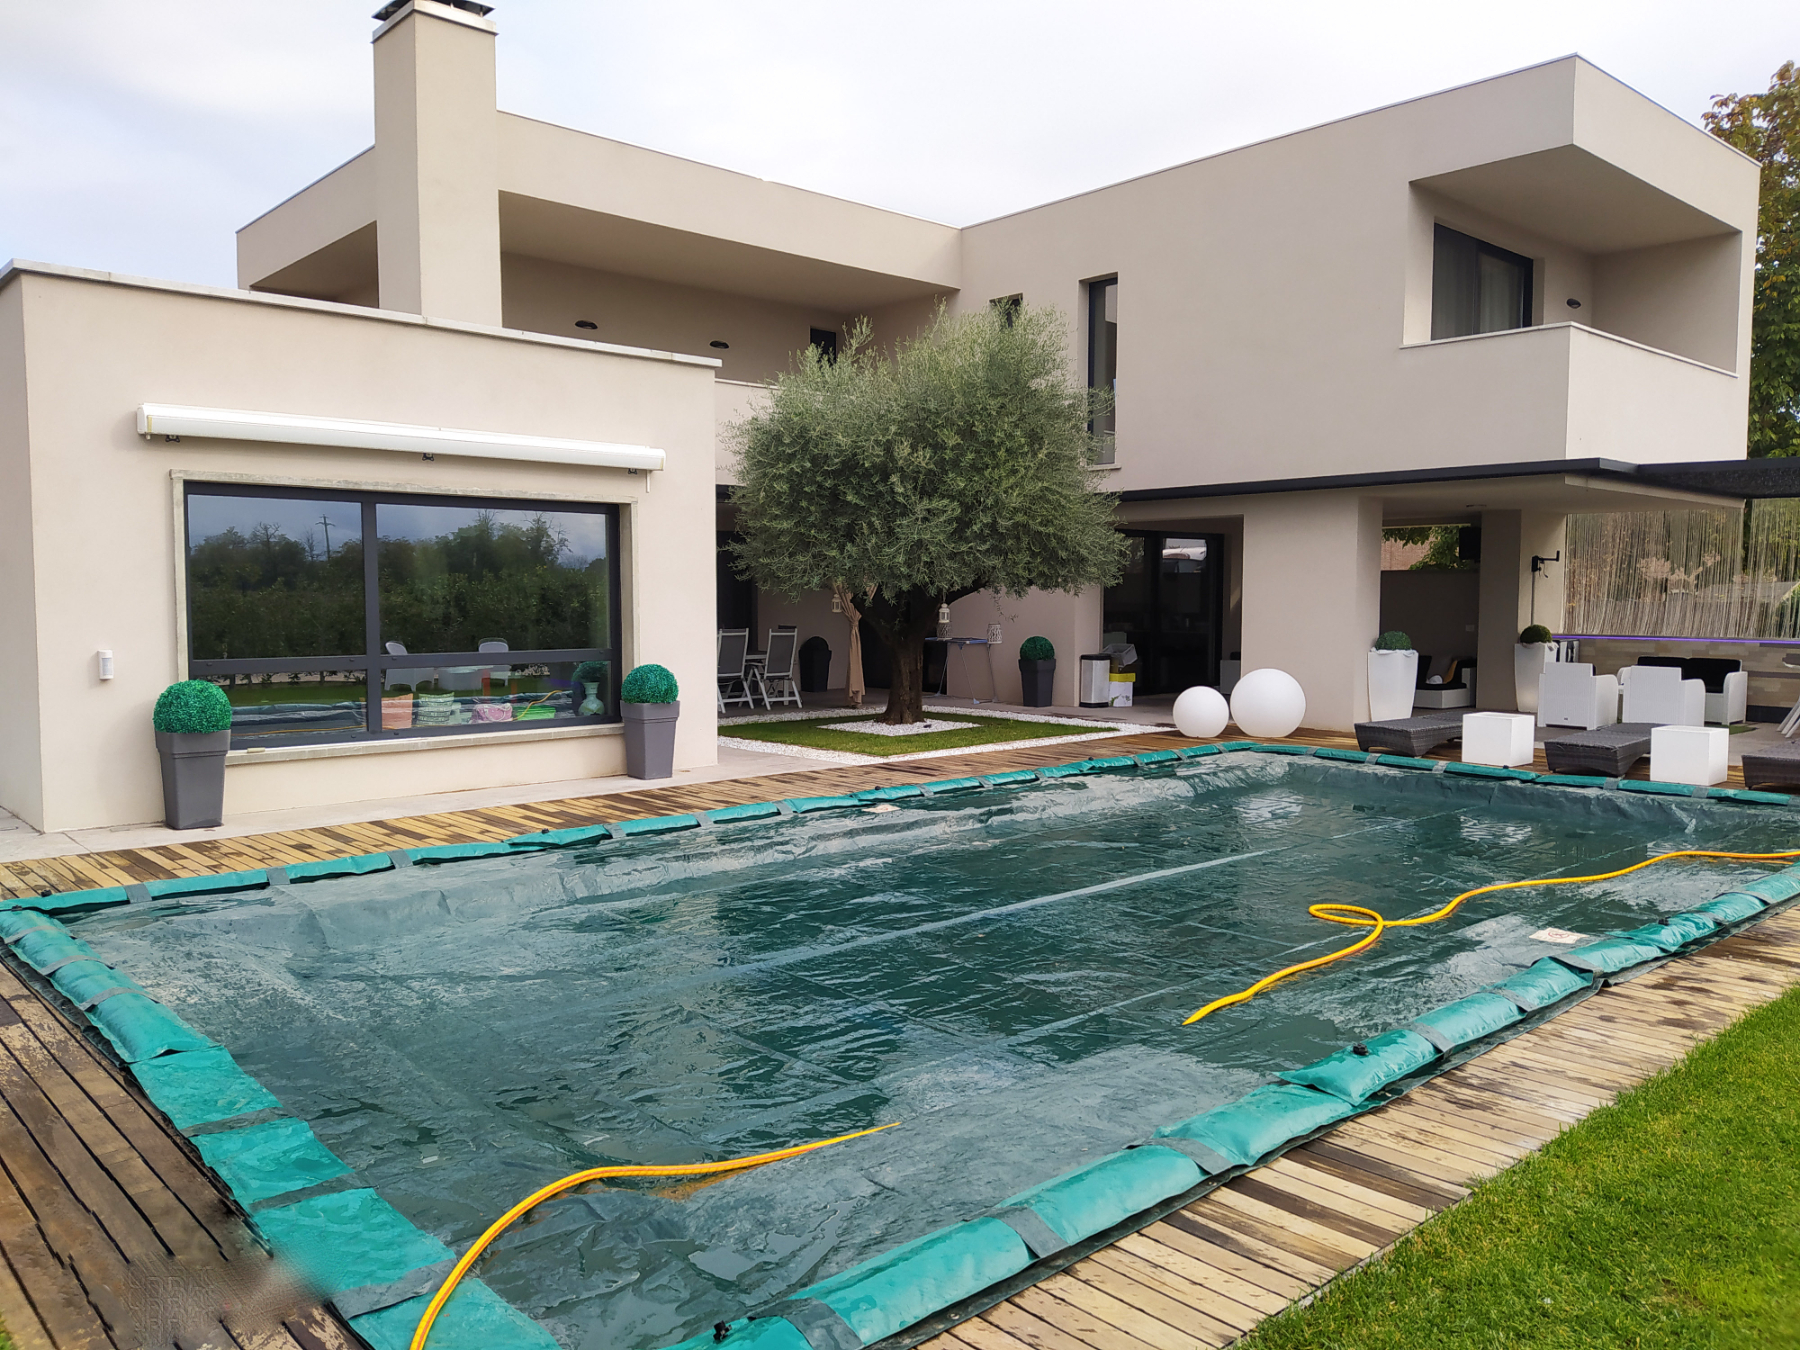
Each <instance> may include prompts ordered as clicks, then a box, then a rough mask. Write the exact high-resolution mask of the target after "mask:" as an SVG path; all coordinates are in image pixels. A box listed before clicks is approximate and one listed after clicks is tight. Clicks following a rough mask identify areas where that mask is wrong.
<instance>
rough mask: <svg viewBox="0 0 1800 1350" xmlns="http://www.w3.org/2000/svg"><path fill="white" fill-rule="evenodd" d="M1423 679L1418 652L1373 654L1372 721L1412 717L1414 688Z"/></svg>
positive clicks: (1370, 689)
mask: <svg viewBox="0 0 1800 1350" xmlns="http://www.w3.org/2000/svg"><path fill="white" fill-rule="evenodd" d="M1418 679H1419V654H1418V653H1417V652H1410V651H1408V652H1382V651H1373V650H1371V651H1370V652H1369V720H1370V721H1371V722H1393V721H1398V720H1399V719H1400V718H1402V717H1411V716H1412V712H1413V692H1414V690H1413V686H1414V685H1415V684H1417V683H1418Z"/></svg>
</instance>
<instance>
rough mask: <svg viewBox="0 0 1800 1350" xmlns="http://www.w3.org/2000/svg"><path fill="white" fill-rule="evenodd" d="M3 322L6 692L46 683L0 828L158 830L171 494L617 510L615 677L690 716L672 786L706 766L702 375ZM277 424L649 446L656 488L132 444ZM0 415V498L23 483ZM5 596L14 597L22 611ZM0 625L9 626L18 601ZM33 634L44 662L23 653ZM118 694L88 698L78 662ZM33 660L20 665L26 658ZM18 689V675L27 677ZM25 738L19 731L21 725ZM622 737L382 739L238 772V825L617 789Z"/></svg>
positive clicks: (111, 307)
mask: <svg viewBox="0 0 1800 1350" xmlns="http://www.w3.org/2000/svg"><path fill="white" fill-rule="evenodd" d="M0 302H3V305H4V308H0V316H14V315H17V314H19V313H20V312H21V311H22V313H23V324H24V344H23V346H24V350H23V353H22V354H21V353H20V352H19V351H17V350H16V345H12V346H9V343H8V339H7V338H6V337H5V334H6V333H7V332H9V331H16V328H17V319H16V318H15V319H13V320H12V322H11V324H10V326H9V325H8V324H7V323H6V322H0V381H4V382H5V383H4V385H0V388H7V387H10V388H16V387H17V385H18V384H19V382H20V380H21V375H20V371H21V369H22V370H23V372H24V374H23V379H24V381H25V382H26V386H27V393H28V395H29V399H30V404H29V406H30V409H31V433H30V446H29V461H28V464H29V484H28V486H29V492H28V493H21V492H17V491H6V492H5V493H4V507H3V508H0V509H4V510H5V511H6V513H7V524H8V526H9V527H10V526H12V525H14V524H15V523H16V521H17V519H18V517H19V516H20V515H21V514H22V513H21V508H20V503H21V501H24V500H29V502H30V503H31V511H32V513H33V518H34V520H33V523H34V533H33V534H32V536H30V543H29V545H22V544H21V542H20V540H19V532H18V531H17V530H16V529H13V528H8V529H7V530H5V532H4V533H5V540H4V542H0V548H3V549H8V550H12V551H14V552H19V551H21V549H26V550H28V551H29V556H28V557H25V558H15V559H13V560H12V562H13V564H14V565H13V566H11V567H9V570H8V576H9V578H12V579H13V580H14V581H15V583H16V582H17V580H18V579H19V578H21V577H25V578H29V577H31V576H32V574H33V569H34V568H35V572H36V580H37V586H36V594H35V598H34V601H33V602H28V604H30V607H31V609H30V613H29V614H22V615H21V616H20V622H21V624H22V626H21V627H19V628H16V629H12V630H11V631H12V632H13V640H12V645H11V646H9V655H12V656H14V657H15V658H17V659H15V665H14V669H13V672H12V674H11V676H10V677H9V688H10V689H11V690H13V691H15V693H14V695H13V697H12V698H10V699H9V700H8V702H9V704H11V703H22V702H28V700H25V699H23V698H20V697H19V696H18V693H17V692H16V691H20V690H23V689H28V688H29V687H30V682H31V681H32V680H34V679H35V680H36V681H38V683H39V690H40V692H39V696H38V698H37V700H36V704H37V706H36V708H35V710H34V712H33V715H34V716H35V717H36V719H37V721H38V723H39V725H40V726H41V728H42V736H43V742H42V744H43V756H42V758H43V765H42V771H41V774H39V775H37V776H36V777H37V781H38V784H39V786H38V788H37V790H36V793H35V794H34V792H33V788H32V783H31V779H32V777H33V775H32V774H31V773H30V772H29V770H28V771H27V772H26V773H24V774H19V773H17V772H15V771H14V770H12V769H8V770H7V771H5V775H4V777H0V787H3V789H4V791H5V792H6V794H7V795H6V797H5V799H4V801H3V802H0V804H3V805H4V806H6V807H7V809H9V810H14V811H18V812H19V813H20V814H22V815H24V816H25V817H26V818H27V819H28V820H30V821H31V823H32V824H34V825H37V826H38V827H40V828H44V829H52V830H55V829H70V828H77V827H91V826H100V825H112V824H123V823H131V822H142V821H149V820H154V819H157V818H159V817H160V814H161V800H160V787H159V777H158V768H157V761H156V755H155V750H154V747H153V744H152V740H151V735H150V709H151V705H152V704H153V703H154V701H155V698H156V695H157V693H158V692H160V690H161V689H162V688H163V686H164V685H166V684H167V683H169V682H170V681H171V680H175V679H178V678H181V677H182V676H183V674H184V673H185V655H184V652H183V650H182V648H181V646H180V643H179V642H178V638H177V632H178V620H179V616H178V613H177V610H176V593H177V582H178V575H179V572H178V569H179V568H180V567H181V565H182V558H181V553H180V544H179V532H178V531H179V526H178V515H179V511H178V505H177V504H178V501H179V490H180V485H181V483H182V482H183V481H184V480H186V479H200V480H226V481H244V480H251V481H263V482H281V483H286V484H297V485H315V486H340V487H356V488H373V489H380V490H399V491H410V492H423V493H444V494H451V495H454V494H477V495H487V496H505V497H518V498H525V499H538V500H546V501H550V502H555V501H557V500H574V501H589V502H614V503H617V504H618V505H619V506H620V509H621V516H622V524H623V529H622V535H623V538H622V540H621V547H622V558H621V564H622V566H621V571H622V573H623V601H624V603H623V616H622V618H623V646H624V653H623V654H624V662H625V665H626V666H627V667H628V668H629V667H630V666H633V665H637V664H640V663H642V662H645V661H656V662H659V663H661V664H663V665H666V666H668V667H669V668H670V669H672V670H673V671H674V672H675V673H676V676H677V678H678V679H679V680H680V682H681V684H682V686H683V688H684V690H685V692H686V697H685V698H684V700H683V715H682V719H681V728H680V735H679V738H678V742H677V748H676V764H677V766H678V767H691V766H695V765H703V764H709V763H712V762H714V758H715V753H716V749H715V745H716V743H715V740H714V726H715V711H714V703H713V700H711V699H709V698H707V697H705V694H706V692H707V691H709V690H710V688H711V686H712V667H713V660H714V651H713V628H714V623H713V595H714V584H713V514H714V513H713V481H714V451H713V390H712V371H711V369H710V367H708V366H707V365H705V364H695V363H690V362H683V361H676V360H672V359H668V358H661V357H657V356H655V355H654V354H646V355H645V356H643V357H633V356H627V355H621V354H618V353H616V352H610V351H605V350H600V349H597V348H594V347H584V346H582V345H581V344H577V343H573V342H567V341H559V340H552V339H533V338H524V337H521V336H518V335H507V334H503V333H500V332H498V331H493V332H481V331H475V330H470V329H468V328H463V327H454V326H446V325H440V324H435V323H430V322H425V321H420V320H418V319H411V320H406V319H402V318H401V317H399V316H394V315H385V316H384V315H378V314H373V313H369V312H367V311H358V310H353V309H346V308H340V307H334V306H326V305H318V304H312V303H309V302H302V301H285V300H275V299H264V298H257V297H251V296H247V295H243V294H241V293H234V292H216V293H208V292H205V291H202V290H201V289H200V288H183V287H159V286H155V285H151V284H130V285H127V284H109V283H107V282H105V281H100V280H89V279H83V278H81V277H79V276H74V277H71V276H60V275H45V274H42V273H40V272H35V271H34V272H19V271H15V272H14V273H12V274H10V276H9V277H8V278H7V279H6V282H5V284H4V285H3V286H0ZM145 401H152V402H169V403H178V404H193V405H198V406H211V407H226V408H245V409H266V410H270V411H281V412H293V413H304V414H313V415H319V416H335V417H349V418H360V419H368V420H374V421H392V422H401V423H413V424H418V423H423V424H427V425H436V426H452V427H469V428H473V429H478V430H494V431H506V432H516V433H523V434H535V435H547V436H565V437H577V438H584V439H593V440H608V441H620V442H626V443H634V444H648V445H655V446H658V447H660V448H662V449H664V450H665V451H666V452H667V454H668V457H669V458H668V463H669V467H668V468H667V470H665V471H662V472H658V473H650V474H628V473H626V472H625V471H623V470H608V469H586V468H579V467H574V466H564V465H550V464H536V463H518V462H507V461H493V460H480V459H469V458H461V457H453V456H445V455H440V456H439V457H438V458H437V459H436V460H435V461H434V462H430V463H427V462H422V461H421V459H420V458H419V457H418V456H416V455H410V454H399V453H393V452H384V451H368V450H348V449H322V448H321V449H313V448H308V447H304V446H271V445H261V444H251V443H234V442H225V441H210V440H194V439H192V438H190V439H188V440H186V441H183V442H182V443H179V444H167V443H164V442H162V441H160V440H158V441H155V442H148V441H146V440H144V439H143V438H141V437H139V436H138V435H137V434H136V424H135V410H136V408H137V406H138V404H140V403H142V402H145ZM19 406H21V405H20V403H19V401H18V400H17V399H16V398H15V397H13V396H10V395H9V396H8V397H6V398H5V399H4V400H0V408H4V409H6V410H7V413H6V416H5V418H4V420H0V436H7V435H9V434H11V435H12V437H13V440H12V442H11V443H9V444H8V446H7V451H6V453H5V455H4V456H3V457H0V473H6V474H9V475H11V476H12V477H13V478H14V480H17V479H18V478H21V477H23V475H22V474H21V472H20V467H19V466H20V452H19V449H18V447H17V445H16V432H11V433H9V428H13V427H16V418H15V417H13V416H12V413H11V410H12V409H14V408H17V407H19ZM17 593H18V591H17V589H16V586H9V587H7V588H6V591H5V594H6V595H7V596H8V597H12V596H14V595H16V594H17ZM0 603H8V604H16V602H15V601H12V600H10V599H9V600H7V601H4V602H0ZM34 633H35V640H36V645H37V650H36V655H35V659H33V658H32V656H31V653H30V648H29V644H30V641H31V637H32V635H33V634H34ZM101 647H109V648H112V649H113V650H114V651H115V652H116V653H117V659H118V672H119V673H118V678H117V679H116V680H114V681H113V682H111V683H110V684H105V685H101V684H98V683H97V682H96V681H95V679H94V674H93V654H94V651H95V649H96V648H101ZM21 652H22V653H23V656H19V654H20V653H21ZM20 665H24V666H25V669H23V670H21V669H19V666H20ZM25 715H26V714H25V713H24V712H23V711H22V710H19V709H17V708H14V707H8V708H4V709H0V718H7V719H10V720H9V722H8V723H7V724H6V733H5V734H6V739H5V749H6V757H7V758H8V759H9V760H11V759H13V758H14V756H15V755H20V756H24V757H26V759H27V761H28V758H29V756H30V754H31V745H32V739H31V735H30V733H29V728H28V727H25V728H23V729H20V727H22V726H23V723H22V719H23V718H24V716H25ZM14 723H19V724H20V726H18V727H15V726H14V725H13V724H14ZM622 767H623V747H622V742H621V738H620V737H619V735H618V734H617V731H616V729H613V728H598V729H596V728H580V729H574V730H573V734H566V733H564V732H563V731H562V730H560V729H558V730H557V731H555V732H552V733H549V734H547V735H539V734H534V733H532V732H527V731H518V732H512V731H508V732H502V733H498V734H497V735H495V734H490V735H488V736H470V737H467V738H463V737H443V738H418V739H395V740H392V741H383V742H380V743H377V744H376V745H375V746H374V747H373V748H371V747H369V746H366V745H356V744H352V745H349V746H342V747H333V748H323V747H272V748H270V749H268V750H266V751H260V752H243V753H239V752H234V754H233V760H232V763H231V764H230V766H229V768H228V770H227V776H226V809H227V811H228V812H242V811H251V810H263V809H269V808H272V807H277V806H299V805H319V804H326V803H334V804H335V803H341V802H347V801H357V800H365V799H371V798H377V797H385V796H394V795H416V794H424V793H430V792H434V791H441V790H450V789H455V788H471V787H483V786H499V785H511V784H522V783H532V782H542V781H559V780H567V779H571V778H582V777H589V776H595V775H603V774H610V773H618V772H620V771H622Z"/></svg>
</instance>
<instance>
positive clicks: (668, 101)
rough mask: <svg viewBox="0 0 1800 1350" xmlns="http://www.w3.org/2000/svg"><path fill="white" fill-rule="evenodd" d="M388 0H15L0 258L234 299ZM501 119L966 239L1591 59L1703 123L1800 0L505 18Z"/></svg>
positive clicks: (338, 127)
mask: <svg viewBox="0 0 1800 1350" xmlns="http://www.w3.org/2000/svg"><path fill="white" fill-rule="evenodd" d="M374 8H376V0H162V3H149V2H148V0H79V2H78V3H76V2H72V0H0V259H5V258H7V257H20V258H33V259H38V260H41V261H48V262H61V263H69V264H73V265H77V266H84V267H97V268H104V269H107V270H111V271H118V272H129V273H136V274H140V275H148V276H157V277H171V278H176V279H180V280H187V281H203V282H211V283H215V284H222V285H230V284H233V282H234V280H235V264H234V255H233V247H234V245H233V239H232V235H233V232H234V231H235V230H236V229H237V228H238V227H239V226H240V225H242V224H244V223H245V222H246V221H249V220H251V219H253V218H254V217H255V216H257V215H259V214H260V213H261V212H263V211H265V210H267V209H268V208H269V207H271V206H273V205H274V204H275V203H277V202H278V201H280V200H281V199H282V198H283V197H286V196H288V195H289V194H290V193H292V192H294V191H295V190H297V189H299V188H300V187H303V186H304V185H305V184H307V183H308V182H310V181H312V180H313V179H315V178H317V177H319V176H320V175H321V174H323V173H326V172H327V171H329V170H330V169H332V168H333V167H335V166H336V165H338V164H340V163H342V162H343V161H344V160H346V159H348V158H350V157H351V156H352V155H354V154H356V153H357V152H358V151H360V150H362V149H363V148H364V147H366V146H367V145H368V144H369V143H370V141H371V139H372V133H371V123H372V113H371V104H370V90H369V42H368V39H369V35H370V33H371V32H372V31H373V28H374V25H373V23H372V22H371V21H370V18H369V14H370V12H371V11H372V10H373V9H374ZM493 17H494V19H495V20H496V22H497V23H498V24H499V27H500V45H499V63H500V64H499V80H500V106H501V107H502V108H505V109H507V110H509V111H512V112H518V113H524V114H526V115H528V116H532V117H539V118H543V119H546V120H548V121H553V122H560V123H563V124H565V125H568V126H573V127H579V128H581V129H582V130H586V131H593V132H597V133H599V134H601V135H605V136H613V137H617V138H618V139H621V140H626V141H631V142H635V143H637V144H640V145H646V146H651V147H653V148H655V149H658V150H666V151H670V152H673V153H675V154H680V155H687V156H690V157H692V158H695V159H701V160H705V161H708V162H710V163H714V164H720V165H724V166H727V167H729V168H733V169H739V170H743V171H745V172H748V173H753V174H758V175H760V176H762V177H765V178H772V179H778V180H780V181H782V182H786V183H794V184H797V185H799V186H801V187H807V188H812V189H815V190H818V191H822V192H830V193H836V194H838V195H840V196H845V197H850V198H854V199H856V200H859V201H865V202H872V203H875V204H877V205H881V206H886V207H890V208H893V209H895V210H900V211H908V212H911V213H913V214H915V215H920V216H926V217H929V218H931V219H934V220H941V221H946V222H949V223H951V224H958V225H961V224H968V223H970V222H972V221H977V220H983V219H986V218H988V217H990V216H995V215H999V214H1002V213H1004V212H1007V211H1011V210H1015V209H1018V208H1020V207H1024V206H1030V205H1032V204H1034V203H1037V202H1041V201H1046V200H1050V199H1052V198H1056V197H1060V196H1064V195H1066V194H1068V193H1071V192H1077V191H1080V190H1082V189H1084V188H1090V187H1095V186H1098V185H1100V184H1103V183H1107V182H1112V181H1115V180H1117V179H1120V178H1126V177H1129V176H1131V175H1133V174H1136V173H1141V172H1144V171H1146V170H1149V169H1155V168H1160V167H1162V166H1165V165H1168V164H1173V163H1178V162H1180V161H1182V160H1186V159H1192V158H1194V157H1195V156H1198V155H1204V154H1208V153H1211V152H1213V151H1217V150H1222V149H1226V148H1229V147H1231V146H1234V145H1241V144H1243V143H1245V142H1247V141H1253V140H1257V139H1260V138H1262V137H1266V136H1271V135H1276V134H1279V133H1281V132H1285V131H1292V130H1295V129H1297V128H1300V127H1304V126H1308V125H1311V124H1313V123H1316V122H1321V121H1326V120H1329V119H1331V118H1334V117H1341V116H1344V115H1346V114H1349V113H1355V112H1359V111H1362V110H1364V109H1367V108H1371V107H1376V106H1379V105H1381V104H1384V103H1391V102H1394V101H1395V100H1398V99H1405V98H1411V97H1413V96H1416V95H1419V94H1426V93H1430V92H1431V91H1433V90H1436V89H1441V88H1445V87H1446V86H1449V85H1455V84H1460V83H1463V82H1466V81H1469V80H1474V79H1479V78H1481V77H1483V76H1487V75H1494V74H1498V73H1500V72H1503V71H1506V70H1511V69H1515V68H1517V67H1519V66H1524V65H1530V64H1532V63H1534V62H1537V61H1542V60H1546V59H1550V58H1553V57H1557V56H1561V55H1564V54H1566V53H1569V52H1580V53H1581V54H1582V55H1584V56H1586V57H1588V58H1589V59H1590V60H1592V61H1594V62H1595V63H1597V64H1598V65H1600V66H1601V67H1602V68H1604V69H1605V70H1607V71H1610V72H1611V73H1612V74H1613V75H1616V76H1617V77H1619V78H1620V79H1622V80H1624V81H1625V82H1626V83H1628V84H1630V85H1632V86H1634V87H1635V88H1637V89H1639V90H1640V91H1642V92H1643V93H1645V94H1647V95H1648V96H1649V97H1651V98H1653V99H1655V100H1657V101H1658V102H1660V103H1662V104H1663V105H1664V106H1665V107H1668V108H1670V109H1671V110H1673V111H1674V112H1676V113H1678V114H1680V115H1681V116H1683V117H1685V118H1688V119H1689V120H1690V121H1695V122H1698V121H1699V118H1700V114H1701V113H1702V112H1703V111H1704V110H1705V109H1706V106H1707V103H1708V100H1709V99H1710V98H1711V97H1712V96H1713V95H1714V94H1719V93H1730V92H1738V93H1747V92H1753V91H1760V90H1762V89H1765V88H1767V87H1768V83H1769V76H1770V75H1771V74H1772V72H1773V71H1774V70H1775V68H1776V67H1777V66H1779V65H1780V64H1781V63H1782V62H1783V61H1785V60H1788V59H1800V2H1797V0H1737V3H1734V4H1731V5H1729V6H1725V5H1717V6H1714V5H1701V4H1697V3H1694V0H1681V2H1680V3H1674V2H1673V0H1631V2H1630V3H1626V2H1625V0H1616V2H1615V0H1514V3H1511V4H1508V5H1505V6H1501V7H1494V6H1472V5H1452V4H1447V3H1445V0H1432V2H1431V3H1423V2H1417V3H1415V2H1414V0H1362V2H1361V3H1354V4H1346V3H1344V2H1343V0H1333V3H1329V4H1326V3H1314V2H1313V0H1284V3H1281V4H1264V3H1254V2H1253V3H1250V4H1243V3H1237V4H1229V5H1227V4H1220V3H1212V2H1211V0H1206V2H1201V0H1193V2H1190V3H1172V2H1169V0H1112V3H1111V4H1099V3H1095V2H1094V0H1085V3H1073V2H1072V0H1017V2H1015V0H904V2H903V3H890V4H886V5H868V4H863V5H854V4H845V3H842V0H839V2H838V3H831V4H826V3H814V2H813V0H786V2H785V3H779V4H778V3H772V2H768V3H765V2H763V0H730V2H727V0H686V3H682V4H670V3H645V2H644V0H638V3H634V4H624V3H618V2H617V0H501V3H500V4H499V5H498V7H497V8H496V10H495V12H494V15H493Z"/></svg>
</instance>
